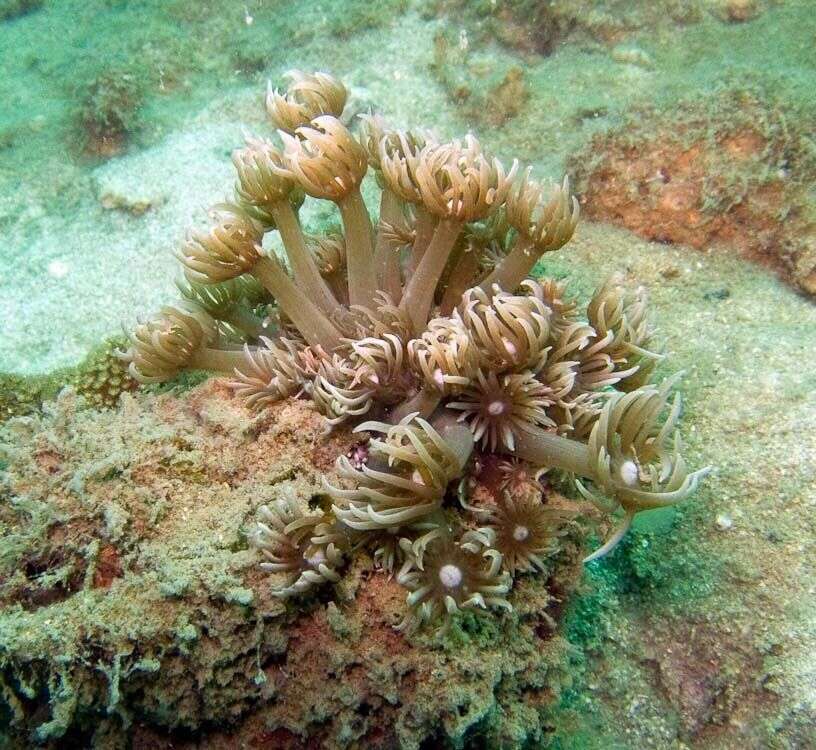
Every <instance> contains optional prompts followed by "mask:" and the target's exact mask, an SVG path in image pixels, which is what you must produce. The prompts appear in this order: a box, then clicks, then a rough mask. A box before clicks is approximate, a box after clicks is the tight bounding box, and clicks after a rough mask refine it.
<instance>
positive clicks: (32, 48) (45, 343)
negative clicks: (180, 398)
mask: <svg viewBox="0 0 816 750" xmlns="http://www.w3.org/2000/svg"><path fill="white" fill-rule="evenodd" d="M6 5H9V6H12V5H14V6H17V5H20V3H2V2H0V10H2V9H3V8H4V7H5V6H6ZM484 5H485V8H486V9H481V10H480V11H479V13H477V12H476V10H475V9H474V8H469V9H468V11H467V12H465V11H463V10H462V9H461V8H457V7H455V4H449V5H447V6H446V5H445V4H444V3H440V4H439V5H438V6H435V5H433V4H432V3H427V4H422V3H413V2H405V3H397V2H393V3H385V4H383V7H382V8H381V9H378V10H377V11H372V10H370V9H369V10H366V9H365V6H364V5H363V4H362V3H360V4H357V3H354V2H349V3H347V4H345V5H344V4H342V3H339V2H338V3H330V2H327V3H320V2H317V3H308V4H300V3H297V4H294V3H293V4H288V3H269V2H264V3H259V2H250V3H247V4H244V3H243V2H236V3H231V2H230V3H206V2H205V3H181V2H171V3H159V2H156V3H139V4H136V3H124V2H102V1H101V0H100V1H96V0H94V1H92V2H82V3H80V2H70V1H68V0H66V1H65V2H56V1H53V2H45V3H43V4H41V5H38V4H37V3H34V4H33V7H32V8H30V9H28V10H27V12H25V13H22V12H21V13H20V14H19V15H15V14H12V13H9V16H10V17H9V18H8V19H7V20H4V21H0V60H1V61H2V64H1V65H0V67H2V70H3V74H2V77H0V102H2V106H0V259H1V260H2V262H0V371H3V372H12V373H19V374H23V375H30V374H41V373H47V372H49V371H52V370H54V369H56V368H62V367H69V366H72V365H75V364H76V363H77V362H78V361H79V360H80V359H81V358H82V357H83V356H84V354H85V353H86V352H87V351H88V350H89V349H90V348H91V347H93V346H94V345H96V344H98V343H99V342H100V341H101V340H103V339H104V338H105V337H106V336H108V335H110V334H112V333H116V332H118V331H120V330H121V325H122V324H123V323H124V324H128V323H130V322H132V321H133V320H134V319H135V318H136V317H137V316H138V315H143V314H146V313H149V312H150V311H151V310H153V309H155V308H156V307H157V306H159V305H160V304H162V303H163V302H166V301H168V300H170V299H172V298H174V296H175V290H174V287H173V283H172V279H173V277H174V274H175V269H176V261H175V260H174V259H173V257H172V252H171V251H172V248H173V246H174V244H175V243H177V242H178V241H179V239H180V238H181V237H182V236H183V233H184V231H185V229H186V227H188V226H189V225H190V224H191V221H192V222H196V221H198V222H201V221H203V220H204V218H205V211H204V207H206V206H207V205H209V204H210V203H212V202H213V201H214V200H217V199H219V198H222V197H224V196H225V195H226V194H227V193H228V192H229V190H230V188H231V180H232V173H231V164H230V161H229V155H230V152H231V150H232V149H233V148H234V147H235V146H237V145H239V144H240V142H241V139H242V135H243V133H244V132H260V133H263V134H266V133H268V132H269V130H270V126H269V124H268V122H267V121H266V119H265V115H264V112H263V108H262V104H261V95H260V92H261V91H262V89H263V86H264V85H265V82H266V80H267V79H271V80H272V81H273V82H280V80H281V78H280V76H281V73H282V72H283V71H285V70H287V69H289V68H291V67H300V68H304V69H312V68H318V69H320V68H325V69H328V70H331V71H332V72H333V73H335V74H336V75H338V76H340V77H342V78H343V79H344V81H345V82H346V83H347V84H348V85H349V86H350V88H351V91H352V100H351V107H352V108H356V109H357V110H359V111H365V110H366V109H367V108H368V107H370V106H373V107H376V108H377V109H378V111H380V112H381V113H382V114H383V115H384V116H385V117H386V118H387V119H388V120H389V121H391V122H393V123H399V124H402V123H404V124H406V125H411V126H416V125H422V126H426V127H431V128H434V129H435V130H437V131H438V132H439V133H441V134H444V135H446V136H453V135H457V134H461V133H463V132H466V131H467V130H468V129H472V130H474V131H475V132H477V133H478V135H479V136H480V138H481V140H482V141H483V143H484V144H485V145H487V146H489V147H490V148H492V149H494V150H495V151H496V152H497V153H498V154H499V155H500V156H501V157H503V158H506V159H510V158H512V157H514V156H515V157H518V158H519V159H521V160H522V161H525V162H529V163H531V164H533V165H534V166H535V167H536V168H537V170H538V172H539V174H542V175H545V176H549V177H553V178H559V177H560V175H562V174H563V172H564V170H565V168H566V164H567V162H568V159H569V158H570V156H571V155H573V154H576V153H578V152H579V151H580V150H581V149H584V148H586V146H587V144H588V143H589V141H590V139H591V138H592V136H593V135H595V134H597V133H603V132H604V131H606V130H608V129H612V128H615V127H617V126H618V125H619V124H620V123H621V122H622V121H623V119H624V118H625V117H626V116H627V114H628V113H630V112H631V111H632V110H633V109H635V108H636V107H637V106H642V105H650V106H654V107H656V108H657V109H659V110H660V111H661V112H662V113H663V114H664V116H665V117H666V118H667V119H668V121H670V120H671V115H672V108H673V106H674V103H675V102H677V101H678V100H681V99H682V100H686V101H689V100H692V101H693V100H699V101H701V102H705V100H706V99H707V98H710V97H711V96H712V92H714V91H717V90H720V89H721V88H722V87H726V88H727V87H740V86H742V85H751V86H754V85H757V86H761V87H764V90H772V91H773V92H774V94H775V96H777V97H778V98H779V100H780V101H782V102H783V103H788V105H789V107H790V111H791V112H794V111H796V112H798V111H799V108H800V107H801V106H802V105H803V103H805V102H807V100H808V99H810V98H812V95H813V91H814V87H815V85H816V54H815V53H814V51H813V50H814V49H816V20H814V10H816V8H814V6H813V3H812V2H811V1H810V0H776V1H774V0H768V1H767V2H763V1H762V0H759V1H758V2H756V3H754V2H749V1H748V0H746V1H745V2H734V3H728V2H726V0H723V2H719V0H701V2H699V3H688V4H684V3H673V4H672V3H667V4H666V5H667V6H668V5H671V6H672V7H676V6H677V5H681V6H682V5H688V6H694V8H696V9H697V10H698V11H699V13H698V14H697V15H693V16H691V17H690V18H689V19H686V20H684V21H683V22H682V23H681V22H678V21H676V20H674V19H673V17H672V16H671V15H670V14H668V13H667V14H663V13H654V12H646V11H645V10H644V7H648V6H649V5H650V4H647V3H643V4H641V3H637V2H632V3H628V4H627V3H620V2H618V3H615V2H608V3H604V2H598V3H580V2H576V3H574V4H573V5H574V6H575V7H578V8H579V12H580V13H584V14H586V15H587V17H588V18H590V20H591V21H592V23H590V24H589V27H590V31H587V30H586V29H583V28H582V27H581V26H580V24H578V25H576V26H575V27H571V28H570V30H568V31H565V32H564V33H563V35H562V37H561V38H559V39H558V40H557V41H556V42H555V43H554V45H553V49H552V50H544V51H545V52H546V53H547V54H543V53H542V51H541V50H536V49H534V48H532V49H531V47H534V45H532V44H530V45H528V44H527V43H525V42H524V40H523V36H524V34H529V35H530V36H531V37H532V36H534V35H535V34H536V33H537V30H536V29H532V28H530V27H528V26H525V23H524V21H514V24H513V25H512V27H511V30H510V31H509V32H508V33H507V36H508V38H509V39H510V40H511V41H512V39H514V38H518V37H521V39H520V41H519V44H517V45H513V44H508V43H504V42H502V41H500V40H499V39H498V38H497V35H496V32H495V31H494V30H492V27H490V26H489V24H486V23H485V20H484V19H485V17H491V13H492V14H493V17H495V18H498V19H499V20H498V21H497V23H499V24H502V23H503V24H505V26H506V25H507V24H508V23H509V22H508V21H507V18H506V17H505V16H502V13H501V12H502V10H503V6H504V5H505V4H503V3H493V4H492V6H491V4H490V3H485V4H484ZM507 5H509V6H512V4H507ZM561 5H562V6H569V5H570V3H561ZM656 5H662V4H656ZM642 6H644V7H642ZM731 6H733V7H731ZM480 8H481V6H480ZM491 8H492V10H491ZM745 8H747V9H748V11H750V12H746V15H747V16H748V18H746V20H742V14H743V11H744V9H745ZM603 14H607V16H604V17H603V18H607V17H608V18H612V19H615V18H622V17H623V18H624V19H625V21H626V23H623V24H622V27H621V28H618V27H616V26H615V25H614V24H612V26H611V31H608V32H604V33H606V34H607V36H606V38H604V36H603V34H601V35H600V36H599V35H598V34H599V32H597V28H598V27H597V25H595V26H593V24H600V21H599V20H598V17H599V15H600V16H603ZM12 16H13V17H12ZM522 17H523V18H527V17H532V16H529V14H528V16H524V15H523V12H522ZM603 18H602V19H601V20H603ZM604 28H605V27H604ZM440 33H445V34H447V35H448V37H449V38H450V40H451V42H450V45H449V47H448V49H447V51H446V53H445V54H446V55H447V57H448V62H449V65H450V67H451V68H452V70H448V71H447V72H443V73H440V71H439V66H438V64H437V66H436V67H434V65H433V63H434V48H435V42H434V39H435V36H436V35H438V34H440ZM505 41H506V39H505ZM437 44H438V43H437ZM457 50H458V52H457ZM462 52H464V53H466V54H465V57H462V55H461V54H459V53H462ZM463 59H465V61H466V64H467V68H466V70H464V72H463V70H462V69H457V66H460V67H461V65H462V60H463ZM512 66H518V67H519V68H520V69H521V70H522V71H523V77H524V81H525V90H526V94H525V96H526V99H525V101H524V102H523V103H522V105H521V106H520V107H519V108H518V111H517V112H515V111H513V112H512V114H511V116H510V117H509V118H508V119H507V121H506V122H504V123H501V124H496V122H495V121H494V122H492V123H491V122H489V121H487V120H486V119H482V121H480V122H474V121H473V118H472V109H471V110H469V109H468V101H467V100H466V101H464V102H462V101H457V98H456V97H455V96H452V95H451V91H452V84H451V83H450V80H451V79H450V78H449V77H450V76H452V77H453V78H454V79H455V78H456V76H459V75H463V76H465V80H466V82H467V85H468V86H469V87H470V88H471V89H472V91H473V93H472V94H471V97H470V101H471V104H472V101H473V99H474V98H477V97H478V96H483V95H484V94H483V89H485V88H486V87H488V86H489V85H493V83H494V78H491V76H494V75H495V71H502V70H507V69H508V68H510V67H512ZM103 73H110V74H111V75H113V76H125V77H128V76H130V78H129V79H127V80H128V81H131V82H133V89H134V90H138V92H139V94H138V100H139V102H138V105H137V106H136V107H135V108H134V110H133V111H132V112H130V113H128V115H127V118H126V119H127V122H128V127H127V133H126V134H125V136H123V144H122V146H121V149H120V150H119V149H116V153H113V154H112V155H109V156H108V155H105V156H98V155H93V154H90V153H89V147H88V144H87V138H88V136H87V128H86V129H85V130H83V125H82V123H83V120H82V117H81V115H80V114H78V112H79V111H80V110H81V108H82V106H83V105H82V102H83V97H87V91H88V87H89V86H91V85H92V82H93V81H94V80H97V79H98V77H99V76H101V75H102V74H103ZM446 76H449V77H448V78H446ZM588 113H589V114H588ZM813 122H814V121H813V120H810V126H811V131H812V126H813ZM799 124H800V125H801V122H800V123H799ZM791 127H794V128H795V127H797V121H796V120H795V118H792V124H791ZM810 143H811V147H812V148H813V149H814V150H816V143H814V141H813V140H812V132H811V141H810ZM803 179H805V180H809V181H810V184H811V185H812V184H813V174H809V175H805V176H804V178H803ZM810 199H811V200H812V199H813V193H812V191H811V193H810ZM145 207H146V210H143V209H144V208H145ZM305 216H306V218H307V221H308V220H312V221H320V220H324V221H325V219H326V218H327V217H325V216H314V215H313V212H312V213H310V212H309V210H308V209H307V211H306V213H305ZM779 221H785V219H784V217H780V219H779ZM548 268H549V269H550V270H553V269H554V270H556V271H557V272H558V273H559V275H560V274H563V275H565V276H568V277H569V278H570V279H572V280H574V281H573V288H574V289H575V291H576V293H581V294H586V293H587V292H588V291H589V290H590V289H591V288H592V286H593V285H594V284H595V283H597V282H598V281H599V280H600V279H601V278H602V277H603V276H604V274H606V273H608V272H610V271H613V270H616V269H622V270H624V271H625V272H626V273H627V275H628V277H630V278H635V279H637V280H639V281H640V282H641V283H643V284H644V285H646V286H647V287H648V288H649V289H650V292H651V298H652V300H653V307H654V315H655V320H656V324H657V326H658V328H659V330H660V332H661V335H662V336H663V337H664V339H665V340H666V342H667V350H668V351H669V352H670V353H671V355H672V356H671V360H670V365H667V367H668V368H669V370H670V371H673V370H679V369H682V370H684V371H685V373H686V376H685V379H684V381H683V386H682V389H683V392H684V397H685V403H686V414H685V421H684V436H685V438H686V442H687V444H688V446H689V447H688V453H689V460H690V462H692V463H694V464H695V465H701V464H712V465H713V466H715V467H716V468H715V472H714V474H713V475H712V477H711V478H710V479H709V480H708V481H707V482H706V484H705V486H704V488H703V489H702V490H701V491H700V492H698V494H697V495H696V496H695V498H694V499H693V500H691V501H689V502H688V503H686V504H685V505H684V506H683V507H682V508H681V509H680V510H679V511H678V512H677V514H676V515H675V516H674V517H673V519H672V521H671V523H670V524H668V527H667V525H666V524H665V523H664V524H663V525H662V526H661V525H658V527H657V528H643V529H641V530H640V531H638V532H637V533H636V534H635V535H634V536H633V538H632V539H631V540H630V543H629V545H628V546H627V547H625V549H624V550H622V551H621V552H619V553H616V556H613V557H612V558H609V559H608V560H604V561H601V562H599V563H596V564H593V565H592V566H591V568H590V569H589V570H588V571H586V574H585V581H584V585H583V587H582V590H581V593H580V594H579V595H578V596H577V597H576V600H575V601H574V602H572V603H571V606H572V607H573V614H572V616H571V619H570V623H571V627H572V628H573V630H572V631H571V633H569V634H568V637H569V638H570V640H571V642H572V643H573V645H574V647H575V655H574V665H575V667H574V668H575V677H574V683H573V686H572V687H571V688H570V690H569V691H568V692H567V694H566V695H565V696H564V698H563V705H562V708H563V716H564V717H568V718H565V719H564V726H567V725H568V726H570V727H572V730H567V729H562V730H559V733H558V739H557V742H558V743H559V744H558V745H557V746H562V747H565V746H572V747H587V748H594V747H598V748H600V747H622V748H641V747H653V748H680V747H695V748H697V747H699V748H709V747H711V748H719V747H728V748H730V747H735V748H736V747H779V748H808V747H816V574H815V573H814V553H815V552H816V545H815V544H814V539H815V538H816V308H815V307H814V298H813V297H809V296H808V295H807V294H806V293H803V292H802V291H797V290H796V289H795V288H794V287H793V285H791V284H789V283H786V281H785V280H783V279H782V278H780V277H779V276H778V275H776V274H774V273H773V271H771V270H769V269H768V268H763V267H762V266H761V265H756V264H750V263H748V262H747V261H744V260H741V259H739V258H738V257H736V253H735V251H734V248H730V247H729V246H728V244H727V243H717V244H716V245H714V246H706V247H704V248H702V249H692V248H689V247H686V246H683V245H672V244H667V243H649V242H646V241H644V240H643V239H640V238H638V237H637V236H635V235H634V234H632V233H630V232H629V231H627V230H626V229H624V228H620V227H616V226H613V225H611V224H605V223H600V222H594V223H593V222H590V221H585V222H584V223H583V224H582V225H581V227H580V229H579V232H578V234H577V236H576V239H575V240H574V242H573V243H571V245H569V246H568V247H567V248H565V249H564V250H562V251H560V252H559V253H558V254H557V255H555V256H553V258H552V259H551V260H548ZM3 501H4V500H3V499H0V502H3ZM2 618H3V615H2V614H0V622H2ZM576 622H578V623H579V624H578V625H576ZM0 630H1V629H0ZM3 647H4V646H3V643H2V642H0V652H1V651H2V649H3ZM2 717H3V713H0V719H2ZM0 726H1V725H0ZM570 738H572V739H570ZM1 745H2V742H0V746H1ZM542 746H543V745H542Z"/></svg>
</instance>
